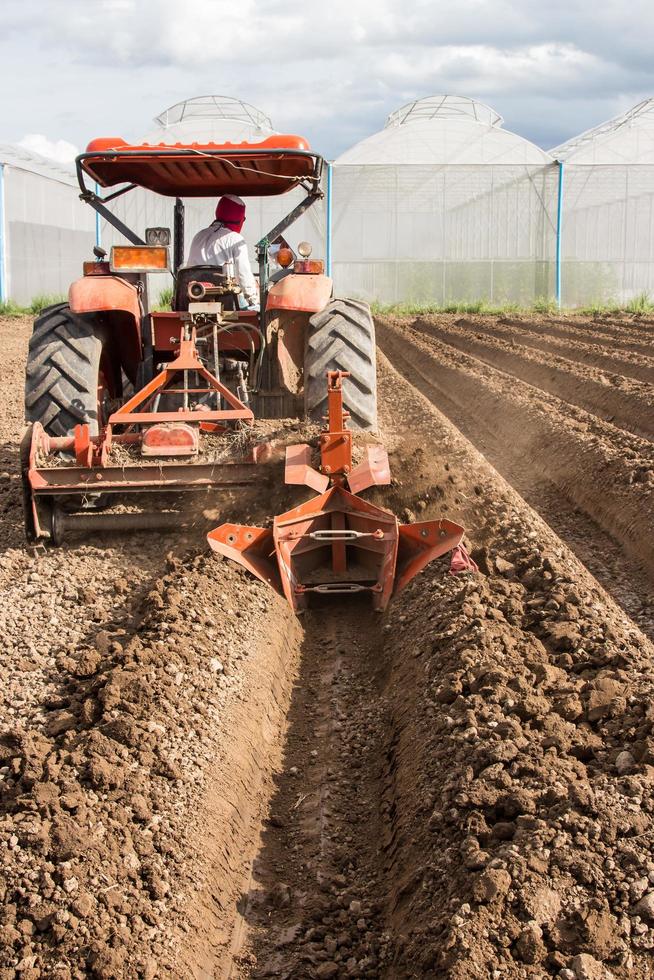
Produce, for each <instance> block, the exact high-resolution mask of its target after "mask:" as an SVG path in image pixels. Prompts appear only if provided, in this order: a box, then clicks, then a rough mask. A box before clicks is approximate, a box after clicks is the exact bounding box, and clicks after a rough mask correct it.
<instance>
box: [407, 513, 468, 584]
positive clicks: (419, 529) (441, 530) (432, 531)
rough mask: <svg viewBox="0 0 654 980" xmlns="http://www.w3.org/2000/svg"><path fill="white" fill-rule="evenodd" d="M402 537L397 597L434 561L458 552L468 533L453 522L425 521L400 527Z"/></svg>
mask: <svg viewBox="0 0 654 980" xmlns="http://www.w3.org/2000/svg"><path fill="white" fill-rule="evenodd" d="M399 534H400V540H399V545H398V551H397V565H396V568H395V590H394V593H393V594H394V595H397V594H398V592H400V591H401V590H402V589H403V588H404V586H405V585H408V584H409V582H410V581H411V579H412V578H415V576H416V575H417V574H418V572H421V571H422V570H423V568H424V567H425V565H428V564H429V562H430V561H434V559H435V558H440V557H441V555H445V554H447V552H448V551H453V550H454V549H455V548H458V547H459V545H460V544H461V540H462V538H463V534H464V529H463V528H462V527H461V525H460V524H455V523H454V522H453V521H446V520H440V521H422V522H421V523H420V524H400V526H399Z"/></svg>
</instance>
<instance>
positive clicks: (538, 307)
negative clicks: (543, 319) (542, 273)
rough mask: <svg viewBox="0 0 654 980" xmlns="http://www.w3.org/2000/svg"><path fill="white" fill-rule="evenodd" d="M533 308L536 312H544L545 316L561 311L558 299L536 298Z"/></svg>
mask: <svg viewBox="0 0 654 980" xmlns="http://www.w3.org/2000/svg"><path fill="white" fill-rule="evenodd" d="M531 309H532V310H533V312H534V313H542V314H543V315H544V316H554V314H555V313H558V311H559V307H558V305H557V303H556V300H553V299H545V298H539V299H537V300H535V301H534V304H533V306H532V307H531Z"/></svg>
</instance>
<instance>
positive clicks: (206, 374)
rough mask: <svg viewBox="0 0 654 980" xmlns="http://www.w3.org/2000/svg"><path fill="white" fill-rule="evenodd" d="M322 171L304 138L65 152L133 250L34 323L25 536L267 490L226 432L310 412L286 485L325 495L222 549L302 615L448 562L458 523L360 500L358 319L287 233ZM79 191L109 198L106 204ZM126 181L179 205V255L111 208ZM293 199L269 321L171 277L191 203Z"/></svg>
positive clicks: (364, 367) (150, 521) (309, 201)
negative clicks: (201, 493)
mask: <svg viewBox="0 0 654 980" xmlns="http://www.w3.org/2000/svg"><path fill="white" fill-rule="evenodd" d="M322 170H323V160H322V158H321V157H320V156H318V155H317V154H315V153H312V152H311V151H310V149H309V147H308V144H307V143H306V141H305V140H304V139H302V138H301V137H298V136H281V135H276V136H270V137H269V138H267V139H264V140H262V141H261V142H258V143H253V144H250V143H240V144H237V145H235V144H225V145H218V144H213V143H209V144H203V145H200V144H196V143H194V144H191V145H182V144H176V145H174V146H165V145H158V146H149V145H143V146H129V145H128V144H126V143H125V142H124V141H123V140H120V139H99V140H94V141H93V142H92V143H91V144H90V145H89V147H88V149H87V151H86V152H85V153H83V154H81V155H80V156H79V157H78V158H77V174H78V180H79V185H80V189H81V192H82V193H81V197H82V199H83V200H84V201H86V202H87V203H88V204H90V205H91V207H93V208H94V209H95V210H96V212H98V214H100V215H101V216H102V217H104V218H105V219H106V220H107V221H108V222H109V223H110V224H111V225H113V227H114V228H115V229H116V230H117V231H118V232H119V233H120V234H121V235H122V236H123V237H124V238H125V239H126V241H127V242H129V244H126V245H114V246H113V247H112V249H111V252H110V254H109V256H107V254H106V253H105V252H104V251H103V250H102V249H99V248H97V247H96V248H95V249H94V253H95V261H89V262H85V263H84V269H83V276H82V278H81V279H78V280H77V281H76V282H74V283H73V285H72V286H71V287H70V291H69V301H68V303H62V304H59V305H57V306H53V307H50V308H49V309H48V310H46V311H45V312H44V313H43V314H42V315H41V316H40V317H39V318H38V319H37V321H36V322H35V324H34V333H33V335H32V338H31V340H30V345H29V358H28V363H27V379H26V386H25V406H26V416H27V420H28V422H29V423H31V425H30V427H29V429H28V430H27V432H26V435H25V438H24V440H23V443H22V468H23V486H24V496H25V515H26V530H27V536H28V539H29V540H30V541H39V540H45V541H50V542H51V543H54V544H58V543H60V542H61V541H62V539H63V538H64V536H65V535H66V533H67V532H68V531H69V530H77V531H83V532H88V533H93V532H95V531H101V530H109V529H122V530H131V529H141V528H145V527H162V526H173V527H176V526H178V524H179V514H178V513H177V512H176V511H174V510H170V509H166V507H162V506H158V507H157V508H156V509H155V510H154V511H153V510H151V511H150V512H147V511H145V512H144V511H143V510H142V509H136V508H135V507H134V506H133V502H135V501H136V500H139V501H140V500H142V499H143V495H144V494H148V493H150V494H151V493H153V492H154V493H161V492H162V491H174V492H178V491H192V490H206V489H212V488H213V489H215V488H217V489H221V488H222V489H234V488H240V487H245V486H248V485H253V484H259V483H260V482H261V480H262V479H263V478H264V471H265V469H266V468H265V466H262V465H260V464H261V463H262V462H264V461H265V460H266V458H267V455H269V446H267V444H266V442H265V441H262V442H260V443H258V444H257V443H256V442H252V441H251V442H250V449H249V453H248V454H247V455H245V456H244V455H243V452H242V451H241V453H240V456H239V454H238V452H236V453H235V452H233V451H232V452H224V446H225V445H231V446H236V447H238V446H239V445H240V444H241V443H240V442H239V439H238V438H236V439H232V440H231V442H230V439H229V434H230V431H233V430H234V428H235V427H239V426H240V427H244V426H245V427H247V426H248V424H249V423H252V422H253V420H254V418H255V417H259V418H283V417H289V416H295V417H298V416H299V417H302V416H304V417H307V418H308V419H310V420H316V421H320V420H326V421H327V423H328V424H327V427H326V429H325V430H324V431H323V433H322V435H321V437H320V440H319V451H320V466H319V468H318V469H315V468H314V467H313V465H312V460H313V461H315V458H316V451H315V448H314V449H313V450H312V447H311V446H309V445H304V444H303V445H300V446H295V447H289V448H288V449H287V457H286V482H287V483H295V484H306V485H308V486H309V487H311V489H312V490H313V491H314V492H317V493H318V494H319V496H318V497H317V498H316V499H315V500H314V501H308V502H307V503H305V504H303V505H301V506H300V507H298V508H295V509H294V510H292V511H289V512H287V513H286V514H282V515H280V516H278V517H276V518H275V521H274V524H273V527H272V528H251V527H246V526H241V525H235V524H224V525H222V526H221V527H220V528H217V529H216V530H215V531H213V532H211V534H210V535H209V541H210V544H211V546H212V547H213V548H214V549H215V550H217V551H220V552H222V553H223V554H225V555H228V556H230V557H231V558H233V559H235V560H237V561H240V562H241V564H243V565H245V566H246V567H247V568H249V569H250V570H251V571H253V572H254V573H255V574H258V575H259V576H260V577H261V578H263V579H264V580H265V581H266V582H269V583H270V584H271V585H273V587H275V588H277V589H278V591H280V592H281V593H283V594H285V595H286V596H287V598H288V599H289V602H291V604H292V606H293V608H295V609H297V610H298V611H299V610H301V609H302V608H303V607H304V605H305V604H306V601H307V595H308V594H309V593H311V592H312V591H316V592H337V593H340V592H358V591H362V590H363V591H369V592H371V593H372V596H373V604H374V605H375V607H376V608H378V609H382V608H384V606H385V605H386V603H387V602H388V600H389V599H390V597H391V595H392V594H393V592H394V591H395V592H396V591H398V590H399V589H400V588H402V587H403V585H405V584H406V582H408V581H410V579H411V578H412V577H413V576H414V575H415V574H416V573H417V572H418V571H419V570H420V568H422V567H423V565H424V564H426V562H428V561H430V560H432V559H433V558H434V557H436V556H438V555H441V554H444V553H445V552H446V551H448V550H451V549H453V548H455V549H458V546H459V544H460V541H461V537H462V534H463V528H461V527H460V526H459V525H457V524H453V523H452V522H449V521H426V522H422V523H420V524H416V525H412V526H409V525H400V524H399V523H398V521H397V519H396V518H395V517H394V515H392V514H391V513H390V512H389V511H387V510H385V509H383V508H379V507H376V506H375V505H373V504H372V503H370V502H368V501H365V500H361V499H360V498H359V497H358V496H357V495H358V494H359V493H360V492H361V491H362V490H365V489H366V487H369V486H372V485H374V484H384V483H388V482H389V480H390V472H389V468H388V458H387V456H386V453H385V451H384V450H383V448H382V447H381V446H371V445H369V446H367V448H366V452H365V458H364V459H363V460H362V461H361V462H359V463H358V464H357V465H353V459H352V432H351V430H352V429H355V430H356V429H359V430H368V431H370V430H374V429H376V426H377V395H376V364H375V339H374V326H373V321H372V318H371V315H370V310H369V308H368V307H367V305H366V304H364V303H361V302H359V301H356V300H350V299H343V300H340V299H334V298H333V290H332V282H331V279H329V278H328V277H327V276H325V274H324V267H323V263H322V262H321V261H316V260H315V259H312V258H311V257H310V255H311V247H310V245H309V244H308V243H302V244H301V245H300V246H298V252H299V253H300V255H299V257H298V256H295V255H294V253H293V252H292V251H291V250H290V249H289V248H288V246H287V243H286V241H285V239H284V238H283V234H284V232H285V231H286V230H287V229H288V227H289V226H290V225H291V224H292V223H293V222H294V221H295V220H296V219H297V218H299V217H300V215H302V214H303V213H304V212H305V211H306V210H307V209H308V208H309V207H311V206H312V205H313V204H315V202H317V201H319V200H320V199H321V198H322V196H323V194H322V190H321V176H322ZM88 178H90V180H91V181H93V182H95V183H97V184H98V185H100V186H102V187H104V188H113V187H117V188H118V189H117V190H115V191H113V192H111V193H109V194H108V195H107V196H105V197H104V198H102V199H101V198H100V197H98V195H97V194H96V193H95V192H94V191H92V190H91V189H90V188H89V187H88V186H87V183H86V180H87V179H88ZM136 187H142V188H146V189H147V190H149V191H153V192H155V193H157V194H161V195H165V196H167V197H170V198H174V199H175V209H174V233H173V241H172V261H171V255H170V244H171V236H170V231H169V229H167V228H148V229H146V230H145V233H144V237H143V238H141V237H140V235H138V234H137V233H136V232H134V231H133V230H132V229H130V228H128V227H127V226H126V225H125V224H124V223H123V222H122V221H121V220H120V219H119V218H118V217H117V216H116V215H115V214H113V213H112V212H111V211H110V210H109V209H108V207H107V204H108V203H109V202H111V201H112V200H115V199H116V198H118V197H120V196H122V195H123V194H128V193H129V192H130V191H132V190H133V189H134V188H136ZM296 187H299V188H302V189H303V190H304V191H305V192H306V196H305V197H304V199H303V200H302V201H301V202H300V203H299V204H298V205H297V206H296V207H295V208H294V209H293V210H292V211H291V212H290V213H289V214H288V215H287V217H286V218H284V219H283V220H282V221H280V222H279V223H278V224H277V225H276V226H275V227H274V228H273V229H272V230H271V231H270V232H269V233H268V234H267V235H265V236H264V237H263V238H262V239H261V241H260V242H259V243H258V245H257V255H258V261H259V287H260V297H261V305H260V310H261V312H255V311H253V310H250V309H243V308H242V306H243V304H241V303H240V302H239V298H240V287H239V284H238V282H236V281H235V280H234V279H233V278H232V277H231V276H230V270H229V269H225V268H219V267H217V266H195V267H191V268H189V267H185V266H184V265H183V259H184V205H183V198H193V197H209V198H213V199H215V198H216V197H218V196H220V195H223V194H227V193H230V194H238V195H241V196H243V197H248V196H258V197H261V196H268V195H275V194H285V193H288V192H289V191H290V190H292V189H293V188H296ZM272 246H277V249H276V254H277V259H278V262H277V270H276V271H275V272H274V273H272V274H271V265H270V263H271V252H274V251H275V250H274V249H272ZM164 272H171V273H172V275H173V277H174V282H175V288H174V296H173V302H172V309H171V311H170V312H156V311H152V310H151V309H150V306H149V302H148V277H149V276H150V275H152V274H154V273H164ZM343 379H347V383H346V384H343ZM348 423H349V425H348ZM245 442H247V440H245ZM221 444H222V447H223V448H222V449H221ZM128 494H133V495H137V496H136V497H134V498H132V505H131V506H130V507H128V508H125V507H122V509H121V508H118V509H117V508H112V509H106V504H107V503H108V502H109V501H116V500H118V501H121V500H122V499H124V498H125V495H128ZM460 555H461V552H460V551H459V556H460Z"/></svg>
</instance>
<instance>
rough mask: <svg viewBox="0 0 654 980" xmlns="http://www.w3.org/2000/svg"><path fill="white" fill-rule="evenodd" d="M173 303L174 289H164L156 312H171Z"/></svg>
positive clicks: (168, 287) (157, 303)
mask: <svg viewBox="0 0 654 980" xmlns="http://www.w3.org/2000/svg"><path fill="white" fill-rule="evenodd" d="M172 303H173V287H172V286H167V287H166V289H162V290H161V292H160V293H159V299H158V300H157V302H156V304H155V306H154V310H155V311H157V310H170V308H171V307H172Z"/></svg>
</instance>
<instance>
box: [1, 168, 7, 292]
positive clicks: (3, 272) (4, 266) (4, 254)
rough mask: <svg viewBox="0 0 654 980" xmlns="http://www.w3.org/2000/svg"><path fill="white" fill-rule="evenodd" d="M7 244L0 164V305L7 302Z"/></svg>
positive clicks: (3, 181) (2, 178) (3, 183)
mask: <svg viewBox="0 0 654 980" xmlns="http://www.w3.org/2000/svg"><path fill="white" fill-rule="evenodd" d="M7 295H8V289H7V242H6V235H5V165H4V163H0V303H6V302H7Z"/></svg>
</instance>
